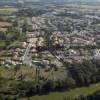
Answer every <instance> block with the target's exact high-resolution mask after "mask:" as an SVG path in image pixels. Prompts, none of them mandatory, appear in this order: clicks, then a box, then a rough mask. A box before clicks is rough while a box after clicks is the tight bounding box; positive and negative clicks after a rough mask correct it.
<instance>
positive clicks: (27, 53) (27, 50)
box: [23, 44, 32, 66]
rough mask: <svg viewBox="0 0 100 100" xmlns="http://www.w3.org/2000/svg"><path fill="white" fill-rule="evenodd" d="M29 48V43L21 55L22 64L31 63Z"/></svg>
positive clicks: (29, 64)
mask: <svg viewBox="0 0 100 100" xmlns="http://www.w3.org/2000/svg"><path fill="white" fill-rule="evenodd" d="M30 48H31V46H30V44H29V45H28V46H27V48H26V50H25V53H24V56H23V64H25V65H28V66H31V65H32V58H31V55H30V54H29V51H30Z"/></svg>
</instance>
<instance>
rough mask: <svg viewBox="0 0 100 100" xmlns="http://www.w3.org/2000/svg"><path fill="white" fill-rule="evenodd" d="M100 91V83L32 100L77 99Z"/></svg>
mask: <svg viewBox="0 0 100 100" xmlns="http://www.w3.org/2000/svg"><path fill="white" fill-rule="evenodd" d="M98 90H100V83H98V84H94V85H91V86H89V87H83V88H77V89H73V90H70V91H68V92H54V93H50V94H48V95H43V96H34V97H30V100H63V99H64V98H66V97H71V98H75V97H78V96H80V95H84V96H87V95H91V94H92V93H94V92H96V91H98Z"/></svg>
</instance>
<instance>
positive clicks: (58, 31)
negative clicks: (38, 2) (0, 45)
mask: <svg viewBox="0 0 100 100" xmlns="http://www.w3.org/2000/svg"><path fill="white" fill-rule="evenodd" d="M93 21H95V20H93V19H91V18H89V19H88V20H87V21H86V20H85V18H81V19H69V18H68V19H66V18H63V19H61V18H60V17H45V16H43V17H32V18H30V17H28V18H26V19H25V24H26V27H25V28H26V29H25V39H24V41H19V42H18V44H17V47H14V48H13V47H12V48H11V49H10V50H9V53H10V56H9V57H5V58H6V59H5V58H4V59H1V61H0V64H1V65H4V66H6V67H11V66H17V65H25V66H30V67H33V66H36V65H40V67H41V66H42V67H44V68H45V67H47V68H48V67H50V66H52V65H54V66H55V67H57V68H60V67H61V66H63V62H70V63H72V62H73V61H78V62H82V60H84V59H87V60H88V59H100V49H99V43H100V41H99V40H100V38H99V37H100V36H99V33H96V32H95V29H94V30H93V29H91V27H92V26H93V25H92V23H93ZM70 24H72V26H70ZM85 25H86V26H85ZM87 27H88V28H87ZM97 27H98V24H97ZM22 28H23V27H22ZM22 30H23V29H22ZM49 30H50V32H49ZM69 33H70V34H69ZM62 61H63V62H62Z"/></svg>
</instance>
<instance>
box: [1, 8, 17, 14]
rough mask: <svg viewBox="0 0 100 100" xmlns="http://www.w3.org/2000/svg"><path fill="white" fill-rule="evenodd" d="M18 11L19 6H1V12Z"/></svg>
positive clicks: (10, 12)
mask: <svg viewBox="0 0 100 100" xmlns="http://www.w3.org/2000/svg"><path fill="white" fill-rule="evenodd" d="M16 11H18V9H17V8H12V7H3V8H0V14H12V13H14V12H16Z"/></svg>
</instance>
